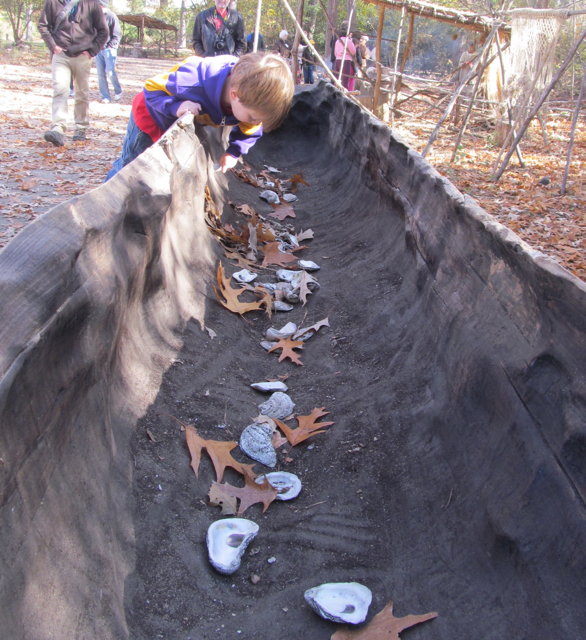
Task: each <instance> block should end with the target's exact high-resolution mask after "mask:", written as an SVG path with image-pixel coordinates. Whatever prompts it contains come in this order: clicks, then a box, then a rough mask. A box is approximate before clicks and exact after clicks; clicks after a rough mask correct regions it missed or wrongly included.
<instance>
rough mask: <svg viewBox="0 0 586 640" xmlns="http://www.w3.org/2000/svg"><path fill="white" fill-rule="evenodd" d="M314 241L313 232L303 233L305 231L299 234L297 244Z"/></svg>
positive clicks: (308, 230)
mask: <svg viewBox="0 0 586 640" xmlns="http://www.w3.org/2000/svg"><path fill="white" fill-rule="evenodd" d="M312 239H313V231H312V230H311V229H307V231H303V229H302V230H301V231H300V232H299V233H298V234H297V242H301V241H303V240H312Z"/></svg>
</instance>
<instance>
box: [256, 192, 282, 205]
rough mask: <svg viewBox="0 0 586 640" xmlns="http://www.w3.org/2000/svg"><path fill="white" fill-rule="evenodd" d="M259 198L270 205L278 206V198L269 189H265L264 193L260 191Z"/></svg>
mask: <svg viewBox="0 0 586 640" xmlns="http://www.w3.org/2000/svg"><path fill="white" fill-rule="evenodd" d="M259 197H260V198H262V199H263V200H266V201H267V202H270V203H271V204H279V196H278V195H277V194H276V193H275V192H274V191H271V190H270V189H267V190H266V191H261V192H260V194H259Z"/></svg>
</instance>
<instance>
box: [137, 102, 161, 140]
mask: <svg viewBox="0 0 586 640" xmlns="http://www.w3.org/2000/svg"><path fill="white" fill-rule="evenodd" d="M132 115H133V116H134V122H135V123H136V126H137V127H138V128H139V129H140V130H141V131H142V132H144V133H146V134H147V135H148V136H150V138H151V140H152V141H153V142H156V141H157V140H158V139H159V138H160V137H161V136H162V135H163V133H164V132H163V131H161V129H160V128H159V126H158V125H157V124H156V122H155V121H154V120H153V118H152V116H151V114H150V113H149V110H148V109H147V106H146V103H145V100H144V92H142V91H141V92H140V93H137V94H136V96H135V97H134V100H133V101H132Z"/></svg>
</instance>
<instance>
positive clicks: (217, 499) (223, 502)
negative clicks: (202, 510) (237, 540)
mask: <svg viewBox="0 0 586 640" xmlns="http://www.w3.org/2000/svg"><path fill="white" fill-rule="evenodd" d="M208 498H209V503H210V504H211V505H212V506H214V507H222V515H223V516H233V515H236V509H237V505H238V501H237V500H236V498H235V497H234V496H231V495H228V494H227V493H225V492H224V490H223V489H222V485H221V484H217V483H216V482H214V484H212V486H211V487H210V491H209V493H208Z"/></svg>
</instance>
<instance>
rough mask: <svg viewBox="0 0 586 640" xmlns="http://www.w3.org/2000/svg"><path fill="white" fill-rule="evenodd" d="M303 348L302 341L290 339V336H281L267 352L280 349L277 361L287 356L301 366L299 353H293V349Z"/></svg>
mask: <svg viewBox="0 0 586 640" xmlns="http://www.w3.org/2000/svg"><path fill="white" fill-rule="evenodd" d="M300 347H301V348H303V342H301V341H297V340H291V338H281V339H280V340H279V342H277V344H276V345H274V346H273V347H271V348H270V349H269V353H271V352H273V351H276V350H277V349H281V355H280V356H279V362H282V361H283V360H284V359H285V358H289V360H291V362H294V363H295V364H298V365H301V366H303V362H301V360H300V357H299V354H298V353H295V351H293V349H299V348H300Z"/></svg>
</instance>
